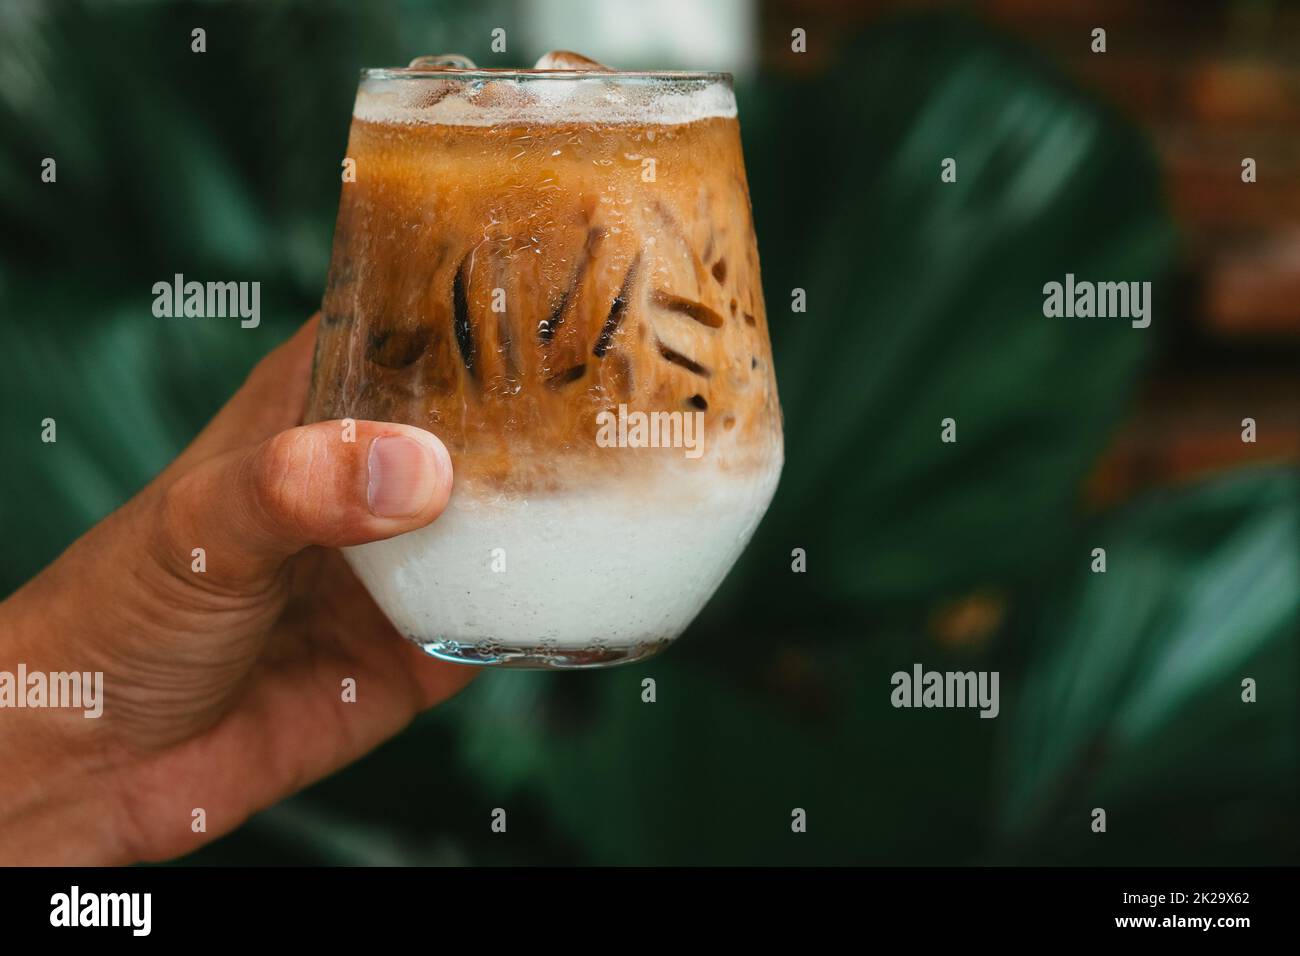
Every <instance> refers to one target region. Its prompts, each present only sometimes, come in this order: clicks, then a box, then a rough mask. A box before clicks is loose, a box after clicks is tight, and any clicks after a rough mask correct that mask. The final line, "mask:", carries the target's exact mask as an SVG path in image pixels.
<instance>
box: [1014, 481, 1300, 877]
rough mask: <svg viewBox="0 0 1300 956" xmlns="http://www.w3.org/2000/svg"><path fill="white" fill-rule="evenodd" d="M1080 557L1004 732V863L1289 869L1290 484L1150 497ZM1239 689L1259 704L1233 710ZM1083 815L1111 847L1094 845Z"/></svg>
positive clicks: (1297, 556)
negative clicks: (1101, 827) (1093, 556)
mask: <svg viewBox="0 0 1300 956" xmlns="http://www.w3.org/2000/svg"><path fill="white" fill-rule="evenodd" d="M1086 541H1087V543H1086V544H1084V545H1082V546H1081V547H1080V548H1079V550H1078V552H1077V555H1078V557H1077V560H1076V561H1075V562H1074V567H1075V570H1074V573H1073V574H1071V575H1070V576H1069V577H1068V580H1067V584H1066V585H1065V587H1064V589H1063V593H1059V594H1056V595H1054V596H1053V597H1052V598H1051V599H1049V600H1048V601H1047V602H1046V604H1045V606H1044V607H1043V609H1042V612H1041V616H1040V619H1039V621H1038V628H1037V634H1038V641H1039V646H1038V647H1037V648H1036V655H1035V657H1034V659H1033V660H1032V661H1031V663H1030V666H1029V668H1028V671H1027V673H1025V674H1024V676H1023V679H1022V682H1021V683H1022V688H1023V692H1022V694H1020V695H1019V696H1020V699H1019V701H1018V703H1017V706H1016V707H1015V709H1014V716H1013V717H1012V718H1011V722H1010V725H1009V734H1008V739H1007V741H1006V746H1005V758H1004V762H1005V778H1006V784H1005V801H1004V802H1003V803H1002V810H1003V812H1002V818H1003V830H1004V837H1005V844H1006V848H1007V852H1009V853H1011V854H1013V855H1016V856H1021V857H1027V858H1030V859H1038V858H1041V859H1055V860H1060V859H1061V858H1062V856H1067V857H1072V858H1073V857H1077V858H1079V859H1086V860H1097V861H1103V860H1104V861H1112V862H1116V861H1124V860H1130V859H1132V860H1141V861H1142V862H1145V863H1160V862H1178V861H1179V860H1188V861H1196V862H1201V863H1205V862H1209V861H1210V859H1211V857H1214V856H1218V857H1219V859H1220V860H1221V861H1223V862H1228V861H1232V860H1236V861H1237V862H1259V861H1261V860H1263V859H1270V858H1275V857H1277V858H1289V859H1292V860H1293V861H1294V859H1295V858H1296V854H1297V852H1298V851H1300V832H1297V828H1296V820H1295V807H1296V806H1297V805H1300V804H1298V803H1297V802H1295V801H1297V798H1298V797H1300V786H1298V784H1297V767H1300V710H1298V709H1297V696H1296V693H1295V685H1294V676H1295V674H1296V673H1297V672H1298V671H1300V648H1298V647H1297V644H1298V642H1297V639H1296V638H1297V634H1298V633H1300V630H1298V628H1300V619H1297V609H1298V606H1300V601H1298V597H1297V596H1298V595H1300V476H1297V475H1296V474H1295V473H1293V472H1290V471H1282V470H1265V471H1259V472H1254V473H1243V474H1240V475H1235V476H1232V477H1229V478H1223V479H1219V480H1215V481H1211V482H1207V483H1205V484H1203V485H1200V486H1197V487H1194V488H1189V489H1186V490H1183V491H1180V492H1177V493H1170V494H1167V495H1163V496H1156V497H1153V498H1152V499H1151V500H1149V501H1146V502H1143V503H1141V504H1139V505H1135V506H1133V507H1132V508H1129V509H1126V510H1124V511H1122V512H1120V513H1118V514H1116V515H1114V516H1112V517H1110V518H1108V519H1107V520H1105V521H1102V522H1100V523H1099V524H1098V525H1097V526H1096V527H1094V528H1093V529H1091V530H1090V531H1089V533H1088V535H1087V538H1086ZM1093 547H1104V548H1105V549H1106V571H1105V573H1092V572H1091V571H1090V566H1089V559H1088V558H1087V555H1088V554H1089V553H1090V552H1091V549H1092V548H1093ZM1245 678H1251V679H1253V680H1255V681H1256V682H1257V685H1258V688H1257V693H1258V701H1257V702H1256V703H1245V702H1243V700H1242V693H1243V690H1242V681H1243V680H1244V679H1245ZM1094 807H1102V808H1104V809H1106V810H1107V815H1108V831H1107V832H1108V833H1110V832H1112V831H1115V830H1119V831H1121V832H1122V833H1123V836H1122V837H1120V838H1118V839H1115V840H1105V839H1102V838H1099V836H1098V835H1094V834H1092V833H1091V831H1090V830H1089V828H1088V825H1089V823H1090V813H1091V811H1092V809H1093V808H1094ZM1287 821H1289V822H1287ZM1229 824H1230V825H1229ZM1090 838H1091V839H1090ZM1150 853H1155V854H1158V856H1156V857H1154V858H1153V857H1152V856H1151V855H1148V854H1150Z"/></svg>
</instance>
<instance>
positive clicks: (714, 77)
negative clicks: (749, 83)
mask: <svg viewBox="0 0 1300 956" xmlns="http://www.w3.org/2000/svg"><path fill="white" fill-rule="evenodd" d="M361 79H363V80H422V79H439V80H452V79H455V80H469V81H472V80H604V81H605V82H611V81H612V82H615V83H617V82H620V81H622V80H662V81H665V82H670V83H700V82H708V83H725V84H727V85H728V86H732V85H733V83H734V80H733V77H732V75H731V74H730V73H724V72H720V71H711V70H527V69H521V70H514V69H490V68H483V67H479V68H476V69H473V70H462V69H456V68H449V67H443V68H438V69H434V68H427V67H410V66H371V67H365V68H364V69H362V71H361Z"/></svg>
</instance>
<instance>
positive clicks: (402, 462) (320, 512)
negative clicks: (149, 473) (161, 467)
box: [155, 421, 451, 589]
mask: <svg viewBox="0 0 1300 956" xmlns="http://www.w3.org/2000/svg"><path fill="white" fill-rule="evenodd" d="M350 432H352V433H351V434H350ZM450 493H451V459H450V457H449V456H448V455H447V449H446V448H445V447H444V446H443V444H442V442H440V441H439V440H438V439H437V438H436V437H434V436H433V435H432V434H430V433H429V432H426V431H424V430H423V429H419V428H415V427H412V426H409V425H396V424H392V423H388V422H355V423H347V424H346V426H345V423H343V422H338V421H329V422H317V423H315V424H313V425H303V426H299V427H297V428H291V429H288V430H286V431H282V432H279V433H277V434H275V435H273V436H271V437H270V438H267V439H265V440H264V441H262V442H259V443H258V444H256V445H253V446H251V447H249V448H244V449H239V450H236V451H231V452H226V453H225V454H223V455H219V456H217V457H216V458H213V459H210V460H208V461H205V462H203V463H202V464H200V465H199V466H197V467H196V468H194V469H192V470H190V471H189V472H186V473H185V474H183V475H181V476H180V477H178V478H177V479H176V480H175V481H173V482H171V483H170V484H169V485H167V486H165V488H164V490H163V492H162V494H161V495H160V500H159V503H158V505H157V519H158V525H159V530H160V533H159V534H158V535H156V536H155V537H156V540H157V541H159V542H160V546H161V548H162V550H163V551H164V552H167V554H166V560H168V561H170V562H172V563H173V566H174V562H176V561H178V560H179V561H184V562H185V563H186V564H189V563H190V561H191V556H192V555H193V553H194V549H195V548H203V549H204V561H205V565H206V567H205V575H206V579H205V582H204V583H207V584H220V585H223V586H226V587H233V588H236V589H238V588H250V587H256V586H257V584H258V582H259V581H263V580H265V579H266V577H267V576H268V575H273V574H274V573H275V571H276V570H277V569H278V568H279V566H280V565H281V564H282V563H283V561H284V559H285V558H287V557H289V556H290V555H292V554H295V553H296V552H298V551H301V550H302V549H303V548H305V547H307V546H309V545H324V546H327V547H345V546H348V545H356V544H363V543H365V542H368V541H376V540H379V539H382V538H389V537H392V536H393V535H397V534H401V533H403V532H405V531H411V530H414V529H415V528H420V527H423V526H424V525H427V524H428V523H429V522H431V521H433V520H434V518H436V517H437V516H438V515H439V514H441V513H442V510H443V508H444V507H445V506H446V504H447V498H448V496H449V495H450Z"/></svg>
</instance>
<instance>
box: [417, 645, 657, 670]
mask: <svg viewBox="0 0 1300 956" xmlns="http://www.w3.org/2000/svg"><path fill="white" fill-rule="evenodd" d="M411 640H413V641H414V642H415V644H416V646H418V647H419V648H420V650H422V651H424V653H426V654H428V655H429V656H430V657H436V658H438V660H440V661H450V662H451V663H453V664H477V665H479V666H481V667H514V668H519V669H533V670H584V669H591V668H596V667H613V666H615V665H616V664H630V663H632V662H633V661H642V660H645V659H646V658H647V657H653V656H654V655H655V654H658V653H659V652H660V651H662V650H663V649H664V648H665V647H667V646H668V645H669V644H670V643H672V642H671V641H647V642H644V643H638V644H630V645H626V646H623V647H606V646H604V645H602V644H600V643H593V644H589V645H587V646H586V647H554V646H549V645H544V644H543V645H536V646H530V647H518V646H511V645H509V644H503V643H501V642H499V641H479V642H477V643H474V644H466V643H462V642H460V641H421V640H416V639H415V638H412V639H411Z"/></svg>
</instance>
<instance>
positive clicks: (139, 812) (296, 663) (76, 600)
mask: <svg viewBox="0 0 1300 956" xmlns="http://www.w3.org/2000/svg"><path fill="white" fill-rule="evenodd" d="M316 324H317V320H312V321H311V322H308V323H307V324H306V325H305V326H304V327H303V328H302V329H301V330H299V332H298V333H297V334H296V335H295V336H294V337H293V338H292V339H291V340H290V341H289V342H287V343H286V344H284V345H282V346H281V347H280V348H278V349H277V350H276V351H275V352H273V353H272V354H271V355H269V356H268V357H267V358H266V359H264V360H263V361H262V362H261V364H259V365H258V366H257V368H256V369H254V370H253V372H252V374H251V375H250V376H249V378H248V381H247V382H246V383H245V384H244V386H243V387H242V388H241V389H240V390H239V391H238V392H237V393H236V394H235V396H234V397H233V398H232V399H231V400H230V401H229V403H227V405H226V406H225V408H223V409H222V410H221V412H220V413H219V414H218V415H217V416H216V418H214V419H213V420H212V422H211V423H210V424H209V425H208V426H207V428H205V429H204V430H203V432H202V433H201V434H200V435H199V436H198V438H197V439H195V441H194V443H193V444H192V445H191V446H190V447H189V448H187V449H186V450H185V451H184V452H183V453H182V454H181V456H180V457H179V458H177V459H176V460H175V461H174V462H172V463H171V465H170V466H168V467H167V469H166V470H165V471H163V473H162V474H161V475H159V476H158V477H157V478H156V479H155V480H154V481H153V482H152V483H150V484H149V485H148V486H147V487H146V488H145V489H144V490H143V491H141V492H140V493H139V494H138V495H136V497H135V498H133V499H132V500H131V501H129V502H128V503H127V504H126V505H124V506H123V507H122V508H121V509H119V510H118V511H116V512H115V513H113V514H112V515H110V516H109V517H107V518H105V519H104V520H103V521H102V522H100V523H99V524H98V525H96V526H95V527H94V528H92V529H91V530H90V531H89V532H87V533H86V534H85V535H84V536H83V537H81V538H80V539H79V540H77V541H76V542H74V543H73V545H72V546H71V547H70V548H68V550H67V551H66V552H64V554H63V555H61V556H60V557H59V558H58V560H56V561H55V562H54V563H53V564H52V565H50V567H48V568H46V569H45V570H44V571H43V572H41V574H40V575H38V576H37V577H36V578H34V579H33V580H32V581H30V582H29V583H28V584H27V585H25V586H24V587H23V588H21V589H20V590H19V591H17V592H16V593H15V594H13V595H12V596H11V597H10V598H9V599H8V600H6V601H4V602H3V603H0V671H9V672H10V673H16V672H17V667H18V664H19V663H20V662H22V663H25V664H26V666H27V671H28V672H29V673H31V672H34V671H42V672H47V673H48V672H58V671H83V672H85V671H90V672H94V671H102V672H103V675H104V677H103V685H102V686H103V688H104V695H103V696H104V703H103V713H102V716H100V717H99V718H98V719H87V718H86V717H84V716H83V712H82V711H81V710H68V709H58V710H56V709H23V710H17V709H8V708H5V709H0V754H3V758H4V764H5V766H4V772H2V773H0V863H15V862H30V863H42V864H52V863H76V864H83V863H126V862H134V861H139V860H159V859H166V858H169V857H174V856H178V855H180V854H183V853H185V852H188V851H190V850H193V849H194V848H196V847H198V846H199V845H201V844H202V843H205V842H207V841H208V840H212V839H215V838H216V837H217V836H219V835H221V834H223V833H226V832H228V831H230V830H232V829H234V828H235V827H237V826H239V825H240V824H241V823H242V822H243V821H244V820H246V819H247V818H248V817H249V816H250V815H251V814H253V813H255V812H256V811H258V810H260V809H263V808H265V807H267V806H270V805H271V804H274V803H275V802H277V801H278V800H280V799H281V798H283V797H285V796H287V795H289V794H291V793H293V792H295V791H297V790H299V789H301V788H302V787H305V786H306V785H307V784H309V783H311V782H313V781H315V780H319V779H320V778H322V777H324V776H326V775H327V774H329V773H331V772H332V771H334V770H336V769H337V768H339V767H342V766H343V765H345V764H347V763H348V762H350V761H352V760H355V759H356V758H358V757H360V756H361V755H362V754H364V753H366V752H367V751H369V750H371V749H372V748H374V747H375V746H377V745H378V744H379V743H381V742H382V741H384V740H385V739H387V738H389V737H391V736H393V735H394V734H396V733H397V732H398V731H399V730H401V729H402V728H403V727H404V726H406V725H407V724H408V723H409V722H410V721H411V720H412V719H413V718H414V717H415V715H416V714H418V713H419V712H420V711H421V710H424V709H425V708H427V707H430V706H432V705H433V704H436V703H438V702H439V701H442V700H445V699H446V698H448V697H450V696H451V695H452V694H454V693H456V691H458V690H459V689H460V688H461V687H463V686H464V685H465V684H466V683H467V682H468V681H469V679H470V677H471V676H472V675H473V673H474V671H473V669H472V668H469V667H463V666H457V665H452V664H444V663H441V662H439V661H436V660H433V659H432V658H429V657H427V656H425V655H424V654H422V653H421V652H420V651H419V650H418V649H417V648H416V647H415V646H414V645H412V644H410V643H409V642H407V641H405V640H403V639H402V638H401V637H400V636H399V635H398V634H396V633H395V632H394V630H393V628H392V626H391V625H390V624H389V623H388V621H387V620H386V619H385V618H384V616H383V614H381V613H380V611H379V610H378V608H376V607H375V605H374V603H373V602H372V601H371V600H370V598H369V596H368V595H367V594H366V592H365V590H364V589H363V588H362V587H361V585H360V584H359V583H358V582H357V580H356V579H355V578H354V577H353V576H352V573H351V572H350V571H349V569H348V567H347V565H346V564H345V563H344V561H343V559H342V557H341V556H340V554H339V552H338V551H336V550H332V549H334V548H338V547H340V546H344V545H354V544H361V543H363V542H367V541H375V540H378V539H381V538H388V537H391V536H393V535H396V534H400V533H402V532H404V531H410V530H412V529H414V528H419V527H421V526H423V525H427V524H428V523H429V522H431V521H433V520H434V519H435V518H436V517H437V516H438V515H439V514H440V513H441V511H442V509H443V507H444V506H445V505H446V502H447V498H448V495H449V494H450V491H451V460H450V458H449V457H448V455H447V450H446V449H445V448H444V447H443V445H442V443H441V442H439V441H438V439H437V438H435V437H434V436H433V435H431V434H429V433H428V432H425V431H422V430H421V429H418V428H412V427H408V426H404V425H394V424H386V423H381V422H357V423H356V435H355V442H347V441H344V440H343V437H344V429H343V426H342V423H340V422H319V423H317V424H314V425H306V426H300V427H293V426H295V425H296V424H297V423H298V422H299V421H300V420H301V413H302V408H303V405H304V401H305V398H306V393H307V387H308V378H309V375H310V368H311V360H312V349H313V343H314V342H315V338H316ZM196 548H202V549H204V552H205V556H206V570H205V571H202V572H198V571H195V570H193V569H192V567H193V563H194V561H195V558H194V556H193V551H194V549H196ZM345 678H353V679H355V681H356V687H357V690H356V702H355V703H345V702H344V701H343V681H344V679H345ZM196 808H202V809H203V810H204V811H205V813H206V826H207V830H206V832H200V833H195V832H193V830H192V829H191V824H192V822H193V819H194V817H193V816H192V812H193V811H194V810H195V809H196Z"/></svg>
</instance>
